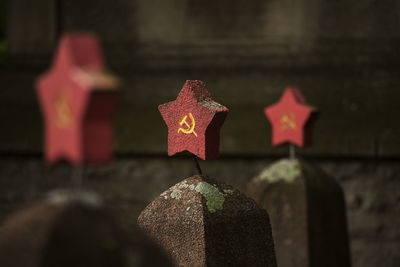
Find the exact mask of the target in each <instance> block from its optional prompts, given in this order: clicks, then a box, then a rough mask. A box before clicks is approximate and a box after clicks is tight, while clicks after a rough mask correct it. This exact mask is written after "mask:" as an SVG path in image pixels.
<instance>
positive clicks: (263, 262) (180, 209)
mask: <svg viewBox="0 0 400 267" xmlns="http://www.w3.org/2000/svg"><path fill="white" fill-rule="evenodd" d="M159 110H160V112H161V115H162V117H163V118H164V120H165V122H166V124H167V126H168V154H169V155H173V154H175V153H178V152H181V151H185V150H187V151H189V152H191V153H192V154H193V155H194V159H195V161H196V166H197V168H198V171H199V175H194V176H192V177H189V178H186V179H184V180H183V181H181V182H179V183H178V184H176V185H174V186H172V187H171V188H169V189H168V190H166V191H165V192H163V193H162V194H161V195H160V196H159V197H157V198H156V199H155V200H154V201H153V202H152V203H150V204H149V205H148V206H147V207H146V208H145V210H144V211H143V212H142V213H141V214H140V216H139V218H138V224H139V227H140V228H141V229H143V230H144V231H145V232H146V233H148V234H149V235H150V236H151V237H152V238H154V239H155V240H156V241H157V242H158V244H160V245H161V246H162V247H163V248H164V249H165V250H166V251H167V252H168V253H169V255H171V257H172V259H173V261H174V264H175V265H176V266H268V267H275V266H276V263H275V254H274V245H273V239H272V236H271V228H270V224H269V218H268V214H267V212H266V211H265V210H264V209H262V208H260V207H259V206H258V205H257V204H256V202H255V201H254V200H252V199H250V198H248V197H247V196H245V195H244V194H242V193H241V192H239V191H238V190H236V189H234V188H233V187H231V186H229V185H226V184H223V183H220V182H218V181H216V180H215V179H212V178H210V177H208V176H207V175H203V174H201V169H200V166H199V164H198V162H197V158H196V157H197V156H198V157H200V158H202V159H210V158H215V157H217V156H218V154H219V148H218V147H219V129H220V127H221V126H222V123H223V122H224V119H225V117H226V115H227V113H228V109H227V108H226V107H224V106H222V105H220V104H218V103H216V102H215V101H213V100H212V99H211V95H210V93H209V92H208V90H207V89H206V87H205V85H204V83H203V82H201V81H197V80H188V81H186V83H185V85H184V86H183V89H182V90H181V92H180V93H179V95H178V98H177V99H176V100H175V101H172V102H169V103H167V104H164V105H160V106H159Z"/></svg>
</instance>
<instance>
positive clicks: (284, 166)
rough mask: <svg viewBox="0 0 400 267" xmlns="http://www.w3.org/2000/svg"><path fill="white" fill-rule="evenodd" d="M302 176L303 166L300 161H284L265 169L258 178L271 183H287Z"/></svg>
mask: <svg viewBox="0 0 400 267" xmlns="http://www.w3.org/2000/svg"><path fill="white" fill-rule="evenodd" d="M300 175H301V164H300V162H299V161H298V160H291V159H283V160H280V161H278V162H276V163H274V164H272V165H270V166H268V167H267V168H265V169H264V170H263V171H262V172H261V173H260V175H259V176H258V177H257V178H258V179H259V180H267V181H269V182H270V183H274V182H278V181H285V182H288V183H291V182H293V181H294V180H295V179H296V177H298V176H300Z"/></svg>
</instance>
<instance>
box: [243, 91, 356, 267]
mask: <svg viewBox="0 0 400 267" xmlns="http://www.w3.org/2000/svg"><path fill="white" fill-rule="evenodd" d="M314 111H315V108H312V107H310V106H308V105H306V103H305V101H304V98H303V96H302V95H301V93H300V91H299V90H298V89H296V88H288V89H286V90H285V92H284V94H283V96H282V98H281V100H280V101H279V102H278V103H277V104H274V105H272V106H269V107H267V108H266V109H265V114H266V116H267V117H268V119H269V120H270V122H271V124H272V128H273V134H272V138H273V139H272V143H273V144H274V145H279V144H283V143H286V142H289V143H290V148H291V149H290V158H288V159H282V160H279V161H278V162H275V163H273V164H271V165H270V166H268V167H266V168H265V169H264V170H262V172H261V173H260V174H258V175H257V176H256V177H254V178H253V179H252V180H251V181H250V183H249V184H248V190H247V193H248V195H249V196H251V197H252V198H253V199H255V200H256V201H257V202H258V203H259V204H260V205H261V206H262V207H263V208H265V209H267V210H268V211H269V215H270V219H271V225H272V233H273V236H274V240H275V248H276V259H277V264H278V266H280V267H306V266H308V267H317V266H324V267H334V266H336V267H337V266H350V255H349V243H348V233H347V221H346V207H345V202H344V197H343V192H342V189H341V187H340V185H339V184H338V183H337V182H336V181H335V180H334V179H333V178H331V177H329V176H328V175H327V174H325V173H324V172H322V171H321V170H320V169H318V168H317V167H315V166H313V165H310V164H308V163H306V162H304V161H303V160H300V159H298V158H296V157H295V154H294V145H297V146H304V145H305V144H309V143H310V140H311V138H310V133H311V132H310V131H311V129H310V128H311V123H310V121H309V120H310V118H311V120H313V119H314V118H315V115H314V114H313V112H314Z"/></svg>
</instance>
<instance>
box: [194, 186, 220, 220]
mask: <svg viewBox="0 0 400 267" xmlns="http://www.w3.org/2000/svg"><path fill="white" fill-rule="evenodd" d="M195 190H196V192H198V193H200V194H201V195H202V196H203V197H204V198H205V199H206V205H207V208H208V211H209V212H211V213H214V212H216V211H217V210H222V209H223V205H224V201H225V195H224V194H223V193H221V192H220V191H219V190H218V188H217V187H216V186H214V185H211V184H209V183H206V182H200V183H198V184H197V186H196V188H195Z"/></svg>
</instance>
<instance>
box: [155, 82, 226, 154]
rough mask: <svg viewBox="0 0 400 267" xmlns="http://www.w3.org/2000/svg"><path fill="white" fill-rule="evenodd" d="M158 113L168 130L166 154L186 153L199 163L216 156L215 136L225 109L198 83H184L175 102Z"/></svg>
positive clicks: (201, 83) (223, 118)
mask: <svg viewBox="0 0 400 267" xmlns="http://www.w3.org/2000/svg"><path fill="white" fill-rule="evenodd" d="M158 110H159V111H160V113H161V116H162V117H163V119H164V121H165V123H166V125H167V127H168V155H170V156H172V155H174V154H176V153H178V152H182V151H189V152H191V153H192V154H194V155H196V156H198V157H199V158H201V159H203V160H206V159H211V158H216V157H218V156H219V135H220V134H219V133H220V128H221V126H222V124H223V122H224V120H225V118H226V116H227V115H228V109H227V108H226V107H224V106H222V105H220V104H218V103H217V102H215V101H213V100H212V99H211V94H210V93H209V92H208V90H207V89H206V87H205V85H204V83H203V82H202V81H198V80H188V81H186V83H185V85H184V86H183V88H182V90H181V91H180V93H179V95H178V97H177V99H176V100H175V101H172V102H168V103H166V104H163V105H160V106H159V107H158Z"/></svg>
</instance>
